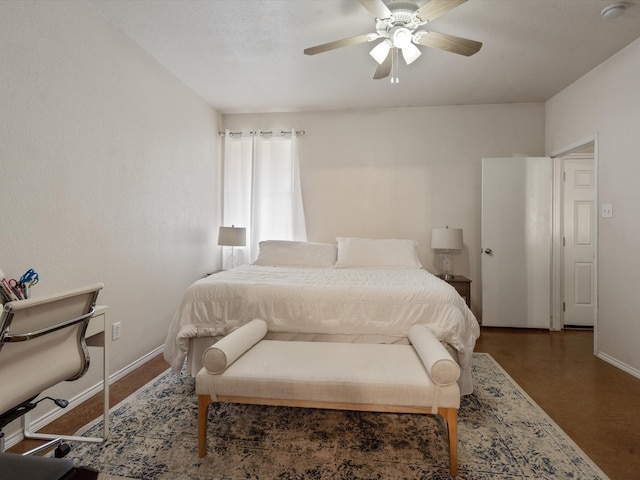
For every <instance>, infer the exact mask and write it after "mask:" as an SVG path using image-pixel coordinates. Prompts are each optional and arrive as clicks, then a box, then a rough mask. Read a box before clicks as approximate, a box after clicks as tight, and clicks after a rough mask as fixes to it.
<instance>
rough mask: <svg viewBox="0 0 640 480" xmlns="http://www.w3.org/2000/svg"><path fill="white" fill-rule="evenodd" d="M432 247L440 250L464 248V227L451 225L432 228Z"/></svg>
mask: <svg viewBox="0 0 640 480" xmlns="http://www.w3.org/2000/svg"><path fill="white" fill-rule="evenodd" d="M431 248H433V249H440V250H460V249H462V229H461V228H449V227H447V228H434V229H432V230H431Z"/></svg>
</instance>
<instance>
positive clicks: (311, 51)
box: [304, 33, 378, 55]
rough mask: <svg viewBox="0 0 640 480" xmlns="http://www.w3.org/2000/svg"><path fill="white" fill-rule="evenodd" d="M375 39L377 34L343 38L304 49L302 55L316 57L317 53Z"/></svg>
mask: <svg viewBox="0 0 640 480" xmlns="http://www.w3.org/2000/svg"><path fill="white" fill-rule="evenodd" d="M376 38H378V34H377V33H366V34H364V35H357V36H355V37H349V38H343V39H342V40H336V41H335V42H329V43H323V44H322V45H316V46H315V47H309V48H305V49H304V54H305V55H316V54H317V53H323V52H328V51H329V50H335V49H336V48H342V47H348V46H350V45H357V44H358V43H365V42H372V41H373V40H375V39H376Z"/></svg>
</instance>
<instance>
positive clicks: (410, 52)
mask: <svg viewBox="0 0 640 480" xmlns="http://www.w3.org/2000/svg"><path fill="white" fill-rule="evenodd" d="M420 55H422V52H421V51H420V49H419V48H418V47H416V46H415V45H414V44H413V43H409V44H408V45H407V46H405V47H403V48H402V57H403V58H404V61H405V62H406V64H407V65H411V64H412V63H413V62H415V61H416V60H417V59H418V57H419V56H420Z"/></svg>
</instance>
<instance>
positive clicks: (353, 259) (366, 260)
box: [336, 237, 422, 268]
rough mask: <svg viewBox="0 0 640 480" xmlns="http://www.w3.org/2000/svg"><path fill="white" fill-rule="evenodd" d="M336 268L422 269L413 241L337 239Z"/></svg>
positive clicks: (415, 243) (415, 244)
mask: <svg viewBox="0 0 640 480" xmlns="http://www.w3.org/2000/svg"><path fill="white" fill-rule="evenodd" d="M336 240H337V241H338V260H337V262H336V267H337V268H422V264H421V263H420V260H418V252H417V245H418V244H417V242H415V241H413V240H395V239H382V240H373V239H368V238H351V237H338V238H337V239H336Z"/></svg>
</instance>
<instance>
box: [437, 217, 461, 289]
mask: <svg viewBox="0 0 640 480" xmlns="http://www.w3.org/2000/svg"><path fill="white" fill-rule="evenodd" d="M431 248H432V249H433V250H442V252H441V253H440V270H441V273H442V276H443V278H444V279H445V280H452V279H453V258H451V250H461V249H462V229H461V228H449V227H446V228H434V229H432V230H431Z"/></svg>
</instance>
